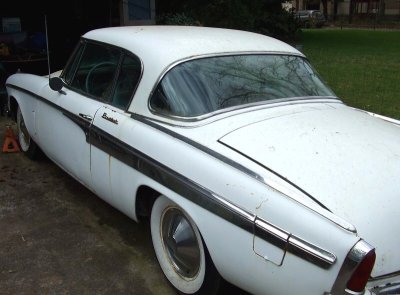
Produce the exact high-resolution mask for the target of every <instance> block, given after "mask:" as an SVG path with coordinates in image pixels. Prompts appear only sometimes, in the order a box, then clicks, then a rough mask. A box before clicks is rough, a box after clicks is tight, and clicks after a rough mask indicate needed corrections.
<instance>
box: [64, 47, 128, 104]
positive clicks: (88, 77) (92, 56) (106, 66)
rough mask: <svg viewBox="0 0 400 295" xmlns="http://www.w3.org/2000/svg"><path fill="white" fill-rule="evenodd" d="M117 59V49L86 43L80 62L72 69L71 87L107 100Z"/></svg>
mask: <svg viewBox="0 0 400 295" xmlns="http://www.w3.org/2000/svg"><path fill="white" fill-rule="evenodd" d="M119 59H120V51H119V50H117V49H115V48H111V47H107V46H103V45H99V44H93V43H87V44H86V46H85V48H84V50H83V54H82V57H81V58H80V63H79V65H78V66H77V69H76V70H75V71H73V72H74V73H75V74H74V77H73V80H72V81H71V82H70V85H71V87H73V88H75V89H77V90H79V91H81V92H84V93H87V94H89V95H91V96H94V97H96V98H98V99H100V100H108V98H109V97H110V93H111V91H112V87H113V84H114V79H115V74H116V70H117V68H118V62H119ZM71 68H74V66H73V65H72V66H71ZM68 74H69V73H68ZM68 74H67V76H66V78H67V77H68ZM66 80H67V79H66ZM67 81H68V80H67Z"/></svg>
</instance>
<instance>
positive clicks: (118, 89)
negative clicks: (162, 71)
mask: <svg viewBox="0 0 400 295" xmlns="http://www.w3.org/2000/svg"><path fill="white" fill-rule="evenodd" d="M140 73H141V64H140V61H139V60H138V59H137V58H135V57H133V56H130V55H125V56H124V59H123V61H122V64H121V70H120V72H119V75H118V78H117V83H116V86H115V91H114V93H113V95H112V99H111V104H112V105H113V106H115V107H118V108H122V109H126V108H127V107H128V104H129V102H130V100H131V98H132V95H133V92H134V91H135V89H136V85H137V84H138V82H139V79H140Z"/></svg>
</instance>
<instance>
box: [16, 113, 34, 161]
mask: <svg viewBox="0 0 400 295" xmlns="http://www.w3.org/2000/svg"><path fill="white" fill-rule="evenodd" d="M17 129H18V131H17V132H18V141H19V145H20V147H21V150H22V151H23V152H24V153H25V155H27V156H28V157H29V158H31V159H36V158H37V157H38V154H39V147H38V146H37V145H36V143H35V142H34V141H33V139H32V138H31V136H30V135H29V132H28V129H27V128H26V126H25V121H24V118H23V116H22V113H21V109H20V107H19V106H18V110H17Z"/></svg>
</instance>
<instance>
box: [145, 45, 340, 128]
mask: <svg viewBox="0 0 400 295" xmlns="http://www.w3.org/2000/svg"><path fill="white" fill-rule="evenodd" d="M240 55H286V56H297V57H300V58H302V59H304V60H305V61H306V62H307V63H308V64H310V66H312V65H311V63H310V61H309V60H308V59H307V58H306V57H305V56H304V55H303V54H301V53H288V52H280V51H272V52H271V51H269V52H263V51H250V52H230V53H220V54H204V55H199V56H194V57H193V56H192V57H189V58H184V59H181V60H178V61H176V62H174V63H171V64H170V65H169V66H167V67H166V68H165V69H164V71H163V72H162V73H161V74H160V76H159V77H158V79H157V81H156V83H155V84H154V86H153V88H152V90H151V91H150V95H149V97H148V99H147V108H148V110H149V111H150V113H151V114H152V115H155V116H157V117H158V118H160V119H162V118H163V119H169V120H174V121H180V122H198V121H202V120H205V119H208V118H210V117H214V116H217V115H220V114H224V113H228V112H232V111H236V110H241V109H245V108H251V107H257V106H262V105H271V104H276V103H282V102H293V101H302V100H309V99H310V97H308V96H307V97H294V98H291V99H288V98H278V99H274V100H268V101H260V102H254V103H248V104H243V105H237V106H233V107H229V108H224V109H220V110H216V111H213V112H210V113H206V114H202V115H198V116H193V117H182V116H177V115H168V114H165V113H162V112H160V111H158V110H156V109H154V108H153V107H152V106H151V103H150V102H151V99H152V97H153V95H154V93H155V92H156V90H157V88H158V86H159V85H160V83H161V81H162V80H163V79H164V77H165V76H166V75H167V74H168V73H169V72H170V71H171V70H172V69H173V68H175V67H176V66H179V65H180V64H183V63H185V62H188V61H193V60H199V59H205V58H213V57H229V56H240ZM318 76H319V75H318ZM319 78H320V79H321V81H322V82H323V83H324V84H326V82H325V81H324V80H323V79H322V78H321V77H320V76H319ZM326 86H327V87H329V86H328V85H326ZM314 98H315V99H329V100H339V101H341V100H340V98H339V97H337V96H323V97H322V96H313V99H314Z"/></svg>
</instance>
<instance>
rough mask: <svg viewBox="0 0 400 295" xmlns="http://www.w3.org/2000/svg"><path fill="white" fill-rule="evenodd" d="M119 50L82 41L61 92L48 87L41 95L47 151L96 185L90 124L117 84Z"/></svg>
mask: <svg viewBox="0 0 400 295" xmlns="http://www.w3.org/2000/svg"><path fill="white" fill-rule="evenodd" d="M119 62H120V52H119V50H117V49H115V48H112V47H108V46H105V45H103V44H97V43H91V42H86V41H85V42H81V43H80V44H79V46H78V48H77V50H76V51H75V54H74V55H73V57H72V58H71V60H70V62H69V63H68V65H67V67H66V69H65V71H64V72H63V73H62V75H61V77H62V78H63V80H64V82H65V87H63V89H62V90H61V91H59V92H57V91H53V90H51V89H50V88H49V87H46V88H45V89H43V93H42V96H43V97H46V98H48V101H46V103H41V104H40V106H39V109H38V115H37V123H36V124H37V129H38V133H39V138H40V143H41V147H42V149H43V150H44V151H45V153H46V154H47V155H48V156H49V157H50V158H52V160H54V161H55V162H56V163H57V164H59V165H60V166H61V167H62V168H64V169H65V170H66V171H67V172H68V173H69V174H71V175H72V176H74V177H75V178H76V179H78V180H79V181H80V182H82V183H83V184H84V185H86V186H87V187H89V188H91V189H93V190H95V189H94V187H93V184H92V177H91V172H90V141H89V128H90V126H91V125H92V124H93V119H94V118H95V116H96V113H97V112H98V110H99V109H100V108H101V107H102V106H103V105H104V104H105V98H106V97H108V95H109V94H108V93H109V92H110V91H111V88H112V86H113V84H114V80H115V75H116V72H117V69H118V65H119Z"/></svg>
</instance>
